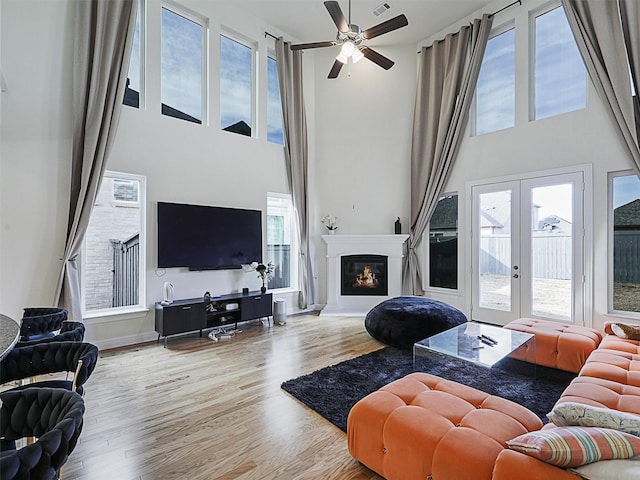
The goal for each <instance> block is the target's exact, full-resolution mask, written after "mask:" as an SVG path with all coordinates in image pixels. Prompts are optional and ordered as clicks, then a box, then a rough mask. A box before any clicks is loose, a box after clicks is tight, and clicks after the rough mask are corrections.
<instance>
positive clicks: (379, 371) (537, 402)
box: [282, 347, 576, 432]
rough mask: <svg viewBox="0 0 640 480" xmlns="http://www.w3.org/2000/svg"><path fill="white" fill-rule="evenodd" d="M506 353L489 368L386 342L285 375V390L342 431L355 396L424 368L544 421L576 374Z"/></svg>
mask: <svg viewBox="0 0 640 480" xmlns="http://www.w3.org/2000/svg"><path fill="white" fill-rule="evenodd" d="M535 369H536V371H535V377H534V375H533V373H534V372H533V366H532V365H531V364H528V363H525V362H521V361H518V360H513V359H510V358H506V359H504V360H502V361H501V362H500V363H498V364H497V365H496V366H494V368H493V369H492V370H491V372H490V374H489V371H488V370H487V369H486V368H483V367H478V366H476V365H473V364H471V363H468V362H463V361H459V360H455V359H452V358H448V357H447V358H445V359H431V358H429V359H427V358H420V359H419V360H418V361H417V362H416V365H415V366H414V362H413V353H412V352H411V351H407V350H400V349H397V348H394V347H386V348H383V349H381V350H377V351H375V352H372V353H368V354H366V355H362V356H359V357H356V358H353V359H351V360H346V361H344V362H342V363H339V364H337V365H332V366H330V367H326V368H323V369H321V370H317V371H315V372H313V373H310V374H309V375H304V376H302V377H298V378H294V379H293V380H288V381H286V382H284V383H283V384H282V388H283V390H285V391H286V392H288V393H290V394H291V395H293V396H294V397H295V398H297V399H298V400H300V401H301V402H302V403H304V404H305V405H307V406H308V407H310V408H312V409H313V410H315V411H316V412H318V413H319V414H320V415H322V416H323V417H324V418H326V419H327V420H329V421H330V422H331V423H333V424H334V425H335V426H337V427H338V428H340V429H341V430H343V431H345V432H346V430H347V416H348V414H349V410H351V407H353V405H355V404H356V402H357V401H358V400H360V399H361V398H363V397H365V396H366V395H368V394H369V393H371V392H374V391H376V390H378V389H379V388H380V387H382V386H384V385H386V384H387V383H389V382H392V381H393V380H397V379H398V378H401V377H404V376H405V375H408V374H409V373H412V372H414V371H419V372H427V373H431V374H433V375H437V376H439V377H442V378H447V379H449V380H454V381H456V382H458V383H462V384H464V385H469V386H470V387H474V388H477V389H478V390H482V391H484V392H487V393H490V394H492V395H497V396H500V397H503V398H506V399H508V400H511V401H513V402H516V403H518V404H520V405H524V406H525V407H527V408H528V409H529V410H531V411H532V412H534V413H535V414H536V415H538V417H540V419H541V420H542V421H543V422H546V414H547V413H548V412H550V411H551V409H552V408H553V405H554V404H555V402H556V401H557V400H558V398H560V395H561V394H562V392H563V390H564V389H565V388H566V387H567V385H569V382H571V380H572V379H573V378H575V376H576V375H575V374H573V373H569V372H564V371H561V370H556V369H553V368H547V367H540V366H538V367H535Z"/></svg>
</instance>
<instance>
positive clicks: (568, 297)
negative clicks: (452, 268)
mask: <svg viewBox="0 0 640 480" xmlns="http://www.w3.org/2000/svg"><path fill="white" fill-rule="evenodd" d="M583 185H584V179H583V172H576V173H569V174H562V175H547V176H540V177H534V178H528V179H524V180H515V181H505V182H497V183H487V184H482V185H475V186H472V188H471V202H472V212H473V213H472V219H471V221H472V234H471V237H472V248H471V258H472V288H471V296H472V308H471V314H472V318H473V319H474V320H479V321H483V322H489V323H495V324H501V325H505V324H506V323H508V322H510V321H511V320H514V319H516V318H519V317H533V318H543V319H551V320H558V321H562V322H576V323H582V320H583V318H582V317H583V294H584V293H583V290H584V289H583V283H584V272H583V269H584V267H583V251H584V245H583V243H584V226H583V208H584V207H583V204H584V200H583V196H584V187H583Z"/></svg>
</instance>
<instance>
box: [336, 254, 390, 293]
mask: <svg viewBox="0 0 640 480" xmlns="http://www.w3.org/2000/svg"><path fill="white" fill-rule="evenodd" d="M340 278H341V283H340V285H341V287H340V293H341V295H383V296H386V295H387V294H388V289H387V256H386V255H343V256H342V257H340Z"/></svg>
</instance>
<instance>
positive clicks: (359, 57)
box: [351, 49, 364, 63]
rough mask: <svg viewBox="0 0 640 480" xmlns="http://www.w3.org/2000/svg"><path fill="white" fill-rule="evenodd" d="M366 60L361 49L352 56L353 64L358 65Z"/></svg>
mask: <svg viewBox="0 0 640 480" xmlns="http://www.w3.org/2000/svg"><path fill="white" fill-rule="evenodd" d="M363 58H364V53H362V52H361V51H360V49H356V51H355V52H353V54H352V55H351V61H352V62H353V63H357V62H359V61H360V60H362V59H363Z"/></svg>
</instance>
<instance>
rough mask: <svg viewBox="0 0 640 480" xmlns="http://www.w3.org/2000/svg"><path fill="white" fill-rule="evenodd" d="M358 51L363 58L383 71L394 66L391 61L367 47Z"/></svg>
mask: <svg viewBox="0 0 640 480" xmlns="http://www.w3.org/2000/svg"><path fill="white" fill-rule="evenodd" d="M360 51H361V52H362V53H363V55H364V56H365V57H367V58H368V59H369V60H371V61H372V62H373V63H375V64H376V65H379V66H381V67H382V68H384V69H385V70H389V69H390V68H391V67H393V66H394V65H395V62H394V61H393V60H390V59H388V58H387V57H385V56H384V55H382V54H380V53H378V52H376V51H375V50H372V49H370V48H369V47H362V48H360Z"/></svg>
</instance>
